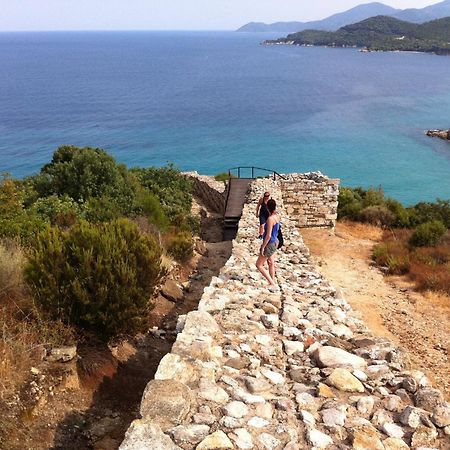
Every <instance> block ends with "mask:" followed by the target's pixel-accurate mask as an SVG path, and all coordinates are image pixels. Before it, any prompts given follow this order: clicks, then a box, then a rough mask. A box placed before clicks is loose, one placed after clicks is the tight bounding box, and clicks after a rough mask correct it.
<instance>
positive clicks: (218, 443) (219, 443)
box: [152, 430, 234, 450]
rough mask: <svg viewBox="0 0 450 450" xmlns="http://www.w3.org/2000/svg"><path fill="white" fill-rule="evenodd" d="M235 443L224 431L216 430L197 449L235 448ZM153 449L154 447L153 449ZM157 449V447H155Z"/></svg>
mask: <svg viewBox="0 0 450 450" xmlns="http://www.w3.org/2000/svg"><path fill="white" fill-rule="evenodd" d="M233 448H234V446H233V443H232V442H231V441H230V439H229V438H228V436H227V435H226V434H225V433H224V432H223V431H220V430H219V431H216V432H215V433H213V434H210V435H209V436H208V437H206V438H205V439H203V441H202V442H200V444H198V445H197V447H196V448H195V449H196V450H233ZM152 450H153V449H152ZM154 450H156V448H155V449H154Z"/></svg>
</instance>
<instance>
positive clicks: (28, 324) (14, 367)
mask: <svg viewBox="0 0 450 450" xmlns="http://www.w3.org/2000/svg"><path fill="white" fill-rule="evenodd" d="M24 263H25V256H24V253H23V251H22V249H21V248H20V247H19V246H18V245H16V244H14V243H11V242H3V243H0V400H4V399H5V398H7V397H8V396H9V395H11V394H12V393H13V392H14V391H15V389H16V388H17V387H18V386H20V385H21V384H22V383H23V382H24V380H25V379H26V378H27V377H28V376H29V373H30V368H31V367H32V365H33V364H35V363H38V362H39V359H40V357H39V355H42V349H43V347H44V346H45V345H47V344H62V343H65V342H67V341H70V340H72V339H73V334H72V330H70V329H69V328H68V327H66V326H64V325H63V324H61V323H59V322H54V321H48V320H45V319H44V318H43V317H41V315H40V314H39V312H38V310H37V309H36V307H35V306H34V303H33V301H32V299H31V298H30V296H29V294H28V292H27V288H26V285H25V283H24V279H23V266H24Z"/></svg>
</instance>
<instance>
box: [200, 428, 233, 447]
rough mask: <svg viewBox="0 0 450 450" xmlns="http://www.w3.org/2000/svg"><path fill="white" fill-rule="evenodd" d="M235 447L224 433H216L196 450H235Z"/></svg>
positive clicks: (208, 437) (204, 440)
mask: <svg viewBox="0 0 450 450" xmlns="http://www.w3.org/2000/svg"><path fill="white" fill-rule="evenodd" d="M233 448H234V446H233V444H232V442H231V441H230V439H229V438H228V436H227V435H226V434H225V433H224V432H223V431H216V432H215V433H213V434H210V435H209V436H207V437H206V438H205V439H203V441H202V442H200V444H198V445H197V447H195V450H233Z"/></svg>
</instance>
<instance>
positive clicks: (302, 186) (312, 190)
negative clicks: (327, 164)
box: [280, 172, 340, 228]
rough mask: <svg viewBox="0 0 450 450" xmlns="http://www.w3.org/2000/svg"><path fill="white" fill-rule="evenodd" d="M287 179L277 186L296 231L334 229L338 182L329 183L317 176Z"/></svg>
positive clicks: (296, 175) (329, 180)
mask: <svg viewBox="0 0 450 450" xmlns="http://www.w3.org/2000/svg"><path fill="white" fill-rule="evenodd" d="M287 177H288V179H287V180H280V185H281V189H282V193H283V201H284V204H285V206H286V212H287V214H288V215H289V217H290V218H291V219H293V220H295V221H296V223H297V225H298V226H299V227H300V228H309V227H330V228H334V227H335V225H336V219H337V206H338V196H339V183H340V180H338V179H330V178H328V177H326V176H324V175H322V174H321V173H320V172H312V173H305V174H290V175H288V176H287Z"/></svg>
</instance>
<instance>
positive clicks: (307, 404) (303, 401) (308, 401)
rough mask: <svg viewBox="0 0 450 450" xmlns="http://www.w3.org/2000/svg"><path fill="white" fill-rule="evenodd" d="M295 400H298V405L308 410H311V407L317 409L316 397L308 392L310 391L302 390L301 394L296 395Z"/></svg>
mask: <svg viewBox="0 0 450 450" xmlns="http://www.w3.org/2000/svg"><path fill="white" fill-rule="evenodd" d="M324 386H325V385H324ZM327 387H328V386H327ZM328 389H329V388H328ZM295 401H296V402H297V404H298V406H299V407H300V408H302V409H307V410H310V409H311V408H314V409H316V406H315V399H314V397H313V396H312V395H311V394H308V392H301V393H300V394H297V395H296V396H295Z"/></svg>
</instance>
